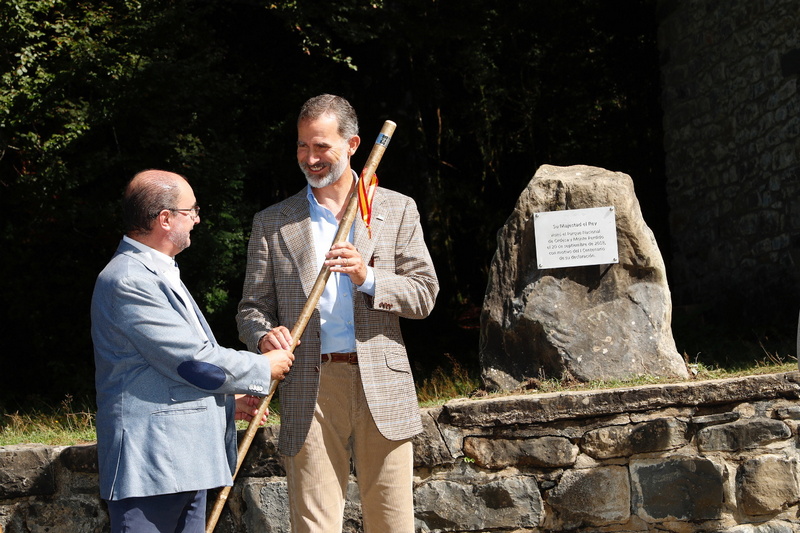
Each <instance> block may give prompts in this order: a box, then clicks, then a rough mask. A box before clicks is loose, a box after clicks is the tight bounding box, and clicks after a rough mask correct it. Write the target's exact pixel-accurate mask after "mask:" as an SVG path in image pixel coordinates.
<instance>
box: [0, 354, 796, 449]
mask: <svg viewBox="0 0 800 533" xmlns="http://www.w3.org/2000/svg"><path fill="white" fill-rule="evenodd" d="M762 356H763V357H762V358H761V359H758V360H756V361H754V362H752V363H751V364H750V365H736V366H734V367H732V368H722V367H719V366H715V365H706V364H704V363H703V362H700V361H699V360H695V361H693V362H689V358H688V357H686V356H684V357H685V359H686V360H687V366H688V368H689V370H690V373H691V374H692V376H691V378H690V380H689V381H702V380H710V379H723V378H735V377H744V376H752V375H761V374H775V373H784V372H792V371H796V370H797V369H798V367H797V358H795V357H793V356H788V355H786V356H780V355H778V354H777V353H774V352H773V353H770V352H767V351H766V350H764V351H763V352H762ZM447 360H448V365H447V367H437V368H436V369H435V370H434V371H433V372H432V373H431V375H430V377H427V378H424V379H422V380H421V381H420V382H419V383H418V384H417V398H418V400H419V403H420V406H421V407H432V406H435V405H441V404H443V403H445V402H447V401H448V400H452V399H455V398H470V397H471V398H477V397H481V398H490V397H502V396H508V395H512V394H542V393H553V392H564V391H580V390H601V389H613V388H620V387H635V386H640V385H657V384H668V383H679V382H682V381H685V380H679V379H675V378H671V379H670V378H657V377H653V376H639V377H635V378H631V379H629V380H609V381H592V382H589V383H583V382H578V381H576V380H570V379H562V380H558V379H529V380H527V381H526V382H524V383H523V384H522V385H521V386H520V387H519V388H518V389H516V390H514V391H507V392H496V393H489V392H486V391H484V390H482V388H481V385H482V383H481V380H480V377H479V375H478V371H477V369H475V370H470V369H467V368H466V367H465V366H463V365H462V364H460V363H459V362H458V361H457V360H456V359H455V358H454V357H452V356H450V355H449V354H447ZM269 410H270V414H269V417H268V421H267V425H274V424H279V423H280V399H279V398H278V397H277V395H276V397H274V398H273V399H272V401H271V402H270V408H269ZM0 414H2V420H0V446H9V445H13V444H25V443H41V444H47V445H56V446H69V445H75V444H83V443H90V442H94V441H95V440H96V431H95V409H94V405H91V406H90V405H89V403H88V402H87V403H85V404H81V405H76V402H75V401H74V400H73V398H72V397H71V396H67V397H66V398H65V399H64V400H63V401H62V402H61V404H59V405H57V406H49V405H47V404H45V403H44V402H41V403H39V404H37V405H34V406H33V407H31V408H29V409H28V411H27V412H26V413H20V412H14V413H0ZM247 426H248V424H247V422H244V421H238V422H237V427H238V428H239V429H246V428H247Z"/></svg>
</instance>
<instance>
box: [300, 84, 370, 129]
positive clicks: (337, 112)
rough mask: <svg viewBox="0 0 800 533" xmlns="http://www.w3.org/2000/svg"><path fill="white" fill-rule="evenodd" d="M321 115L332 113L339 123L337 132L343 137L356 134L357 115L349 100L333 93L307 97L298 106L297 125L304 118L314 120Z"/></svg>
mask: <svg viewBox="0 0 800 533" xmlns="http://www.w3.org/2000/svg"><path fill="white" fill-rule="evenodd" d="M323 115H333V116H334V117H336V121H337V122H338V123H339V128H338V132H339V135H341V136H342V137H343V138H345V139H349V138H351V137H353V136H355V135H358V117H357V116H356V111H355V109H353V106H351V105H350V102H348V101H347V100H345V99H344V98H342V97H341V96H336V95H333V94H321V95H319V96H315V97H313V98H311V99H309V100H308V101H307V102H306V103H305V104H303V107H302V108H300V116H298V117H297V124H298V125H299V124H300V123H301V122H302V121H304V120H316V119H318V118H319V117H321V116H323Z"/></svg>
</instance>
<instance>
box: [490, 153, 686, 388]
mask: <svg viewBox="0 0 800 533" xmlns="http://www.w3.org/2000/svg"><path fill="white" fill-rule="evenodd" d="M596 207H614V209H615V216H616V228H617V247H618V254H619V263H617V264H610V265H591V266H577V267H563V268H551V269H540V268H539V267H538V263H537V258H536V235H535V232H534V214H535V213H540V212H549V211H560V210H567V209H585V208H596ZM671 321H672V301H671V299H670V291H669V287H668V285H667V277H666V272H665V268H664V260H663V258H662V256H661V252H660V251H659V249H658V245H657V244H656V241H655V238H654V236H653V232H652V231H651V230H650V228H648V227H647V225H646V224H645V222H644V220H643V218H642V213H641V209H640V207H639V202H638V200H637V199H636V195H635V194H634V190H633V181H632V180H631V178H630V176H628V175H626V174H622V173H620V172H610V171H607V170H604V169H602V168H595V167H589V166H571V167H555V166H550V165H543V166H542V167H540V168H539V169H538V170H537V172H536V175H535V176H534V177H533V179H532V180H531V182H530V183H529V184H528V187H527V188H526V189H525V191H523V193H522V194H521V196H520V198H519V200H518V201H517V205H516V207H515V208H514V212H513V213H512V214H511V216H510V217H509V218H508V220H507V221H506V224H505V226H504V227H503V228H502V229H501V230H500V231H499V232H498V236H497V251H496V252H495V255H494V259H493V260H492V265H491V270H490V273H489V283H488V286H487V289H486V297H485V299H484V304H483V309H482V312H481V337H480V360H481V367H482V374H483V379H484V381H485V384H486V386H487V387H489V388H493V389H500V390H510V389H514V388H516V387H518V386H519V385H520V383H521V382H523V381H525V380H527V379H529V378H540V379H541V378H545V379H547V378H555V379H577V380H579V381H593V380H611V379H626V378H631V377H634V376H641V375H650V376H674V377H681V378H685V377H688V373H687V369H686V365H685V363H684V361H683V358H682V357H681V356H680V354H679V353H678V351H677V350H676V347H675V341H674V339H673V337H672V329H671Z"/></svg>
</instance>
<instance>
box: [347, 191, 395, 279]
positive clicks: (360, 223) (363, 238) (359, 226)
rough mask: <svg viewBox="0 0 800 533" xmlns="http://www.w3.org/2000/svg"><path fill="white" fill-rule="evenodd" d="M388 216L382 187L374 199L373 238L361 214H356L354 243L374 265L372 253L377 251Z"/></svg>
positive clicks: (363, 257) (366, 261)
mask: <svg viewBox="0 0 800 533" xmlns="http://www.w3.org/2000/svg"><path fill="white" fill-rule="evenodd" d="M386 216H387V213H386V197H385V196H384V195H383V192H382V191H381V189H380V188H378V189H377V190H376V191H375V197H374V198H373V200H372V220H371V221H370V226H371V228H372V238H370V235H369V231H368V230H367V226H366V224H364V220H362V218H361V216H360V214H359V215H357V216H356V221H355V223H354V225H355V236H354V238H353V244H354V245H355V247H356V249H357V250H358V252H359V253H360V254H361V257H362V259H363V260H364V262H365V263H366V264H367V265H372V254H373V253H374V252H375V243H376V242H378V239H380V238H381V230H382V229H383V221H384V219H385V218H386Z"/></svg>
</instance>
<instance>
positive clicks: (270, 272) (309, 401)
mask: <svg viewBox="0 0 800 533" xmlns="http://www.w3.org/2000/svg"><path fill="white" fill-rule="evenodd" d="M297 130H298V137H297V139H298V140H297V159H298V163H299V165H300V168H301V170H302V171H303V173H304V174H305V177H306V180H307V181H308V186H307V187H304V188H303V189H302V190H301V191H300V192H299V193H297V194H295V195H294V196H292V197H290V198H288V199H286V200H284V201H283V202H281V203H279V204H277V205H274V206H272V207H269V208H267V209H265V210H264V211H261V212H260V213H258V214H257V215H256V216H255V218H254V220H253V231H252V234H251V237H250V244H249V247H248V255H247V272H246V275H245V284H244V294H243V298H242V301H241V303H240V304H239V312H238V314H237V322H238V325H239V335H240V338H241V339H242V340H243V341H244V342H245V343H246V344H247V345H248V347H249V348H250V349H251V350H254V351H260V350H265V349H268V348H287V347H289V346H290V343H291V338H290V331H289V329H287V327H288V328H291V327H292V326H293V325H294V324H295V323H296V322H297V319H298V317H299V315H300V312H301V310H302V308H303V305H304V304H305V301H306V300H307V298H308V295H309V293H310V291H311V288H312V287H313V285H314V281H315V280H316V277H317V274H318V273H319V271H320V269H321V268H322V266H323V264H325V265H327V266H329V267H330V269H331V277H330V279H329V280H328V283H327V286H326V288H325V292H324V294H323V295H322V298H321V300H320V303H319V305H318V306H317V309H316V311H315V312H314V314H313V315H312V317H311V319H310V321H309V323H308V325H307V327H306V329H305V333H304V335H303V337H302V342H301V344H300V345H299V346H298V348H297V350H296V356H297V359H296V360H295V364H294V366H293V368H292V371H291V372H290V373H289V374H288V375H287V377H286V379H285V380H284V381H283V382H282V383H281V387H280V398H281V431H280V442H279V446H280V451H281V453H282V454H283V456H284V465H285V467H286V473H287V481H288V484H289V495H290V497H289V504H290V505H289V507H290V517H291V523H292V530H293V531H294V532H297V533H299V532H325V533H333V532H336V533H338V532H340V531H341V530H342V514H343V511H344V504H345V495H346V490H347V483H348V478H349V474H350V459H351V457H352V458H353V461H354V465H355V470H356V476H357V479H358V487H359V491H360V494H361V507H362V514H363V522H364V530H365V531H367V532H378V533H384V532H387V531H391V532H393V533H396V532H412V531H414V510H413V493H412V489H413V486H412V481H413V450H412V447H411V438H412V437H413V436H414V435H415V434H417V433H419V432H421V431H422V423H421V420H420V413H419V407H418V405H417V399H416V391H415V387H414V380H413V377H412V375H411V367H410V365H409V362H408V357H407V355H406V350H405V346H404V343H403V339H402V337H401V335H400V324H399V318H400V317H405V318H425V317H426V316H428V314H429V313H430V312H431V309H432V308H433V304H434V301H435V299H436V295H437V293H438V291H439V284H438V280H437V278H436V272H435V271H434V268H433V263H432V262H431V258H430V254H429V253H428V249H427V247H426V245H425V240H424V238H423V235H422V229H421V227H420V222H419V213H418V212H417V208H416V205H415V204H414V201H413V200H412V199H411V198H409V197H407V196H403V195H401V194H398V193H396V192H393V191H390V190H387V189H383V188H378V189H377V190H376V192H375V196H374V200H373V211H372V224H371V228H370V229H371V236H370V231H369V229H368V228H367V227H366V226H365V223H364V222H363V221H362V220H360V219H358V220H356V222H355V224H354V226H353V230H352V231H351V233H350V237H349V239H348V242H345V243H342V244H337V245H334V246H333V247H331V243H332V242H333V237H334V234H335V232H336V230H337V227H338V223H339V221H340V220H341V218H342V215H343V213H344V211H345V207H346V204H347V200H348V198H349V196H350V193H351V192H352V190H353V188H354V183H355V179H356V175H355V173H354V172H353V170H351V168H350V157H351V156H352V155H353V154H354V153H355V151H356V149H357V148H358V146H359V144H360V138H359V136H358V121H357V119H356V114H355V111H354V110H353V108H352V107H351V106H350V104H349V103H348V102H347V101H346V100H344V99H343V98H341V97H338V96H332V95H321V96H318V97H315V98H312V99H310V100H309V101H308V102H306V103H305V105H304V106H303V108H302V110H301V111H300V116H299V119H298V124H297Z"/></svg>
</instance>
